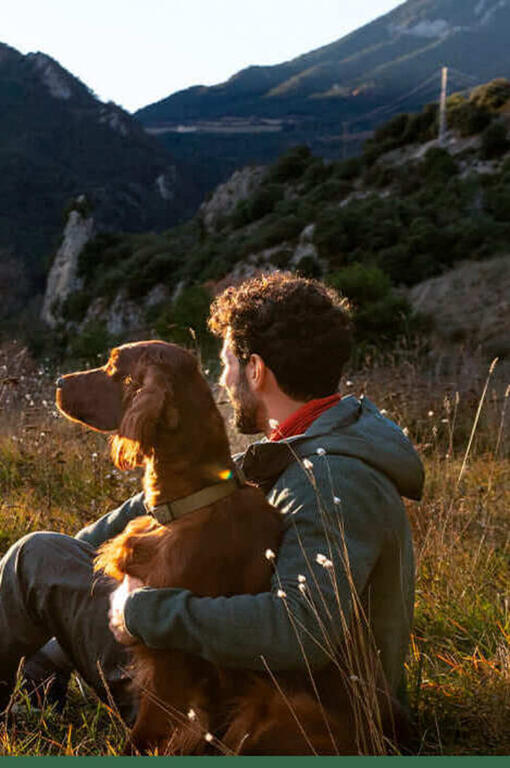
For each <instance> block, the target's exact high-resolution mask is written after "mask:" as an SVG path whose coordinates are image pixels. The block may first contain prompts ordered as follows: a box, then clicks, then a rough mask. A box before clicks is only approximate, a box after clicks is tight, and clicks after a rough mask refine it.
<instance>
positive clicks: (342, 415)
mask: <svg viewBox="0 0 510 768" xmlns="http://www.w3.org/2000/svg"><path fill="white" fill-rule="evenodd" d="M319 448H323V449H324V450H325V451H326V452H327V453H328V454H337V455H342V456H350V457H353V458H357V459H361V460H362V461H364V462H365V463H366V464H369V465H370V466H371V467H373V468H374V469H377V470H379V471H380V472H382V473H383V474H385V475H386V476H387V477H388V478H389V479H390V480H391V481H392V482H393V484H394V485H395V486H396V487H397V489H398V491H399V493H400V495H401V496H405V497H406V498H409V499H416V500H419V499H420V498H421V495H422V490H423V482H424V470H423V465H422V462H421V460H420V458H419V456H418V454H417V453H416V451H415V449H414V448H413V445H412V443H411V441H410V440H409V439H408V438H407V437H406V436H405V435H404V433H403V432H402V430H401V429H400V427H398V426H397V425H396V424H395V423H394V422H392V421H390V419H387V418H386V417H385V416H383V414H382V413H381V412H380V411H379V410H378V408H376V406H375V405H374V404H373V403H372V402H370V400H369V399H368V398H366V397H362V398H361V399H359V400H358V399H357V398H356V397H354V396H353V395H348V396H347V397H343V398H342V399H341V400H340V402H339V403H338V404H337V405H334V406H333V407H332V408H329V409H328V410H327V411H325V412H324V413H323V414H321V416H319V417H318V418H317V419H316V420H315V421H314V422H313V424H312V425H311V426H310V427H309V428H308V429H307V430H306V432H304V433H303V434H302V435H296V436H294V437H291V438H288V439H287V440H280V441H275V442H270V441H268V440H267V439H264V440H261V441H260V442H257V443H253V444H252V445H251V446H250V447H249V448H248V450H247V451H246V452H245V453H244V454H242V455H241V456H240V457H238V459H237V461H238V464H239V466H240V467H241V469H242V470H243V471H244V473H245V475H246V476H247V477H248V478H249V479H250V480H253V481H254V482H257V483H258V484H260V485H261V486H262V487H270V486H271V485H272V484H273V483H274V482H275V481H276V479H277V477H279V475H280V474H281V473H282V472H283V471H284V469H286V467H287V466H288V465H289V464H290V463H292V461H295V460H296V458H298V459H304V458H306V457H309V456H312V455H313V454H316V453H317V450H318V449H319Z"/></svg>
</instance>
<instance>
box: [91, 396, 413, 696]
mask: <svg viewBox="0 0 510 768" xmlns="http://www.w3.org/2000/svg"><path fill="white" fill-rule="evenodd" d="M239 464H240V466H241V467H242V469H243V470H244V472H245V474H246V476H247V478H248V479H250V480H253V481H254V482H257V483H258V484H259V485H261V487H262V488H264V490H265V491H266V494H267V498H268V500H269V502H270V503H271V504H273V505H274V506H275V507H276V508H277V509H279V510H280V511H281V513H282V515H283V517H284V530H285V532H284V536H283V540H282V543H281V546H280V549H279V551H278V553H277V559H276V567H275V574H274V577H273V580H272V585H271V591H269V592H266V593H262V594H258V595H235V596H231V597H216V598H208V597H195V596H194V595H193V594H192V593H191V592H189V591H187V590H182V589H173V588H167V589H151V588H148V587H145V588H142V589H138V590H136V591H135V592H133V593H132V594H131V595H130V596H129V597H128V599H127V602H126V605H125V612H124V615H125V621H126V625H127V627H128V629H129V631H130V632H131V633H132V634H133V635H135V636H136V637H138V638H140V639H141V640H142V641H143V642H144V643H145V644H146V645H148V646H150V647H152V648H167V647H169V648H175V649H178V650H181V651H187V652H189V653H193V654H198V655H199V656H202V657H203V658H204V659H207V660H209V661H211V662H213V663H214V664H218V665H221V666H226V667H239V668H247V669H254V670H260V669H263V662H262V658H261V657H263V658H264V659H265V662H266V663H267V664H268V666H269V667H270V668H271V669H272V670H274V671H277V670H295V669H304V668H305V663H306V662H305V657H306V660H307V662H308V663H309V664H310V665H311V666H312V667H313V668H316V669H319V668H321V667H323V666H325V665H326V664H327V663H328V661H329V656H328V652H327V645H328V643H334V644H335V647H336V645H337V644H339V643H342V642H343V641H344V640H345V635H346V632H347V631H348V629H347V628H348V626H349V620H350V618H351V616H352V613H353V601H352V594H353V590H355V592H356V594H357V595H358V597H359V602H358V601H355V603H354V605H355V606H356V605H357V606H358V607H359V606H360V605H361V607H362V609H363V612H364V613H365V615H366V616H367V617H368V621H369V623H370V627H371V630H372V633H373V638H374V641H375V644H376V647H377V649H378V651H379V654H380V659H381V662H382V666H383V669H384V670H385V672H386V676H387V679H388V682H389V684H390V686H391V688H392V689H393V690H394V691H396V690H397V689H398V688H399V687H400V685H401V683H402V677H403V663H404V658H405V654H406V650H407V645H408V642H409V635H410V631H411V626H412V619H413V603H414V558H413V546H412V538H411V531H410V526H409V522H408V519H407V515H406V511H405V508H404V505H403V502H402V499H401V497H402V496H406V497H408V498H411V499H419V498H420V497H421V492H422V486H423V480H424V473H423V467H422V464H421V461H420V459H419V457H418V455H417V454H416V452H415V450H414V448H413V446H412V444H411V442H410V441H409V440H408V439H407V437H406V436H405V435H404V433H403V432H402V430H401V429H400V428H399V427H397V426H396V425H395V424H394V423H393V422H392V421H390V420H389V419H387V418H385V417H384V416H383V415H382V414H381V413H380V412H379V411H378V409H377V408H376V407H375V406H374V405H373V404H372V403H371V402H370V401H369V400H368V399H367V398H362V399H361V400H358V399H356V398H355V397H353V396H347V397H344V398H342V400H340V402H339V403H338V404H337V405H335V406H333V407H332V408H330V409H329V410H327V411H326V412H324V413H323V414H322V415H321V416H319V417H318V418H317V419H316V420H315V421H314V422H313V424H312V425H311V426H310V427H309V428H308V429H307V430H306V432H305V433H304V434H302V435H298V436H295V437H292V438H290V439H288V440H285V441H279V442H268V441H267V440H262V441H261V442H258V443H254V444H253V445H251V446H250V447H249V448H248V450H247V451H246V453H244V454H243V455H242V456H241V457H239ZM140 514H145V509H144V508H143V496H142V494H139V495H138V496H136V497H134V498H132V499H130V500H129V501H127V502H126V503H125V504H123V505H122V506H121V507H120V508H119V509H117V510H115V511H114V512H111V513H109V514H108V515H105V516H104V517H103V518H101V519H100V520H99V521H98V522H97V523H95V524H94V525H93V526H90V527H89V528H87V529H84V530H83V531H81V532H80V534H78V536H79V537H80V538H82V539H85V540H87V541H89V543H91V544H92V545H93V546H98V545H99V544H100V543H102V542H103V541H105V540H106V539H108V538H110V537H112V536H114V535H116V534H117V533H119V532H120V531H121V530H123V528H124V527H125V525H126V524H127V522H128V521H129V520H130V519H132V518H133V517H136V516H137V515H140ZM261 556H264V553H262V552H261ZM218 566H219V567H221V563H219V564H218ZM355 610H356V611H358V608H355Z"/></svg>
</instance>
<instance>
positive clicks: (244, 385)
mask: <svg viewBox="0 0 510 768" xmlns="http://www.w3.org/2000/svg"><path fill="white" fill-rule="evenodd" d="M228 394H229V397H230V401H231V403H232V407H233V409H234V426H235V428H236V429H237V431H238V432H240V433H241V434H242V435H256V434H258V433H259V432H261V431H262V430H261V428H260V426H259V424H258V420H257V415H258V402H257V399H256V397H255V395H254V394H253V392H252V391H251V390H250V388H249V386H248V381H247V380H246V373H245V371H244V370H241V371H240V374H239V381H238V382H237V384H236V387H235V389H232V390H230V391H229V393H228Z"/></svg>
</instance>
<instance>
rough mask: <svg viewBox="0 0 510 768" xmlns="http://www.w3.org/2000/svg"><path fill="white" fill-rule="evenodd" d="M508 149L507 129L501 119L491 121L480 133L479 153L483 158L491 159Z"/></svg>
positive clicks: (509, 147) (509, 144) (509, 143)
mask: <svg viewBox="0 0 510 768" xmlns="http://www.w3.org/2000/svg"><path fill="white" fill-rule="evenodd" d="M508 149H510V141H509V140H508V129H507V127H506V125H505V123H503V122H501V121H499V120H498V121H495V122H492V123H491V124H490V125H488V126H487V128H486V129H485V130H484V132H483V133H482V146H481V150H480V154H481V156H482V158H483V159H484V160H493V159H494V158H496V157H501V155H504V154H505V152H507V151H508Z"/></svg>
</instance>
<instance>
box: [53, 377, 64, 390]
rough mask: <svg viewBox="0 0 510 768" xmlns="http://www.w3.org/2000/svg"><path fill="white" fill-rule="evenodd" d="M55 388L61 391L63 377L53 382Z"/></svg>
mask: <svg viewBox="0 0 510 768" xmlns="http://www.w3.org/2000/svg"><path fill="white" fill-rule="evenodd" d="M55 386H56V387H57V389H62V387H63V386H64V377H63V376H59V377H58V379H57V380H56V382H55Z"/></svg>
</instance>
